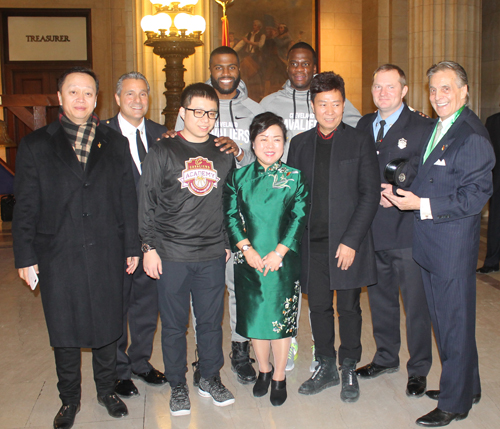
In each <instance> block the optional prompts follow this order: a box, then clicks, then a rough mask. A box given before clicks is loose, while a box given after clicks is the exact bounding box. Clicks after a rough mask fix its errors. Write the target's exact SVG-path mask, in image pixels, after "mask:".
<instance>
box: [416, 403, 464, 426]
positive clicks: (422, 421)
mask: <svg viewBox="0 0 500 429" xmlns="http://www.w3.org/2000/svg"><path fill="white" fill-rule="evenodd" d="M468 415H469V412H466V413H463V414H460V413H449V412H447V411H443V410H440V409H439V408H436V409H434V410H432V411H431V412H430V413H429V414H426V415H425V416H422V417H420V418H419V419H417V421H416V423H417V425H419V426H425V427H428V428H438V427H441V426H447V425H449V424H450V423H451V422H452V421H453V420H463V419H465V418H466V417H467V416H468Z"/></svg>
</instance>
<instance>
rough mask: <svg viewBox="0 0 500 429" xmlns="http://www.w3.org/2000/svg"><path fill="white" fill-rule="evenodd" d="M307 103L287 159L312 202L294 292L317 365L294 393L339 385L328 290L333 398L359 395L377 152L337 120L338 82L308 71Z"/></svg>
mask: <svg viewBox="0 0 500 429" xmlns="http://www.w3.org/2000/svg"><path fill="white" fill-rule="evenodd" d="M311 99H312V101H311V105H312V108H313V111H314V113H315V115H316V119H317V121H318V125H317V127H315V128H313V129H311V130H309V131H306V132H304V133H302V134H299V135H297V136H295V137H294V138H293V139H292V141H291V143H290V152H289V154H288V163H289V164H290V166H292V167H295V168H298V169H300V170H301V171H302V172H303V173H304V174H305V175H306V177H307V179H308V182H309V184H310V185H311V192H312V199H311V200H312V201H311V203H312V207H311V213H310V216H309V221H308V225H307V226H306V231H305V234H304V238H303V240H302V275H301V285H302V291H303V292H304V293H308V295H309V309H310V311H311V327H312V333H313V336H314V340H315V345H316V358H317V360H318V362H319V365H318V366H317V367H316V370H315V372H314V374H313V375H312V377H311V378H310V379H309V380H307V381H306V382H304V383H303V384H302V386H300V389H299V393H302V394H305V395H312V394H315V393H319V392H320V391H322V390H323V389H325V388H327V387H331V386H334V385H336V384H339V382H340V380H339V375H338V372H337V366H336V354H335V348H334V342H335V332H334V317H333V313H334V312H333V291H334V290H336V291H337V312H338V314H339V334H340V339H341V346H340V348H339V362H340V363H341V364H342V392H341V395H340V396H341V399H342V400H343V401H345V402H354V401H356V400H357V399H358V398H359V387H358V383H357V380H356V372H355V370H356V363H357V362H359V360H360V358H361V308H360V304H359V297H360V292H361V287H362V286H367V285H372V284H374V283H376V282H377V273H376V266H375V256H374V250H373V239H372V234H371V230H370V225H371V223H372V221H373V217H374V216H375V213H376V212H377V206H378V203H379V201H380V179H379V168H378V161H377V155H376V153H375V148H374V145H373V142H372V141H371V139H370V136H369V134H367V133H363V132H361V131H358V130H355V129H354V128H352V127H350V126H348V125H345V124H344V123H343V122H342V114H343V110H344V104H345V90H344V80H343V79H342V78H341V77H340V76H339V75H336V74H335V73H332V72H326V73H320V74H318V75H316V76H315V77H314V78H313V80H312V82H311Z"/></svg>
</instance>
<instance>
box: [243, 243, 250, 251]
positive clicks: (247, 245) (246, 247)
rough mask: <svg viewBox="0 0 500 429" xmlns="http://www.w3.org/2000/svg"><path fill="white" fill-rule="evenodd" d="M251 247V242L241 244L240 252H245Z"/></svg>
mask: <svg viewBox="0 0 500 429" xmlns="http://www.w3.org/2000/svg"><path fill="white" fill-rule="evenodd" d="M251 247H252V245H251V244H244V245H243V246H241V251H242V252H246V251H247V250H248V249H250V248H251Z"/></svg>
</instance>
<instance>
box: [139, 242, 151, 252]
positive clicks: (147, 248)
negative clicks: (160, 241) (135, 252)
mask: <svg viewBox="0 0 500 429" xmlns="http://www.w3.org/2000/svg"><path fill="white" fill-rule="evenodd" d="M153 249H154V247H153V246H150V245H149V244H146V243H144V244H143V245H142V247H141V250H142V253H148V252H149V251H151V250H153Z"/></svg>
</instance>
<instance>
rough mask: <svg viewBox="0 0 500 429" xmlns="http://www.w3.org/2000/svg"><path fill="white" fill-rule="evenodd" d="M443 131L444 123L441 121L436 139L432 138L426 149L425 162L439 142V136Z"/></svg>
mask: <svg viewBox="0 0 500 429" xmlns="http://www.w3.org/2000/svg"><path fill="white" fill-rule="evenodd" d="M441 131H443V123H442V122H441V121H439V122H438V124H437V127H436V134H435V135H434V140H432V142H429V144H428V145H427V149H426V150H425V154H424V162H425V161H427V158H428V157H429V155H430V154H431V153H432V151H433V150H434V148H435V147H436V145H437V144H438V141H439V137H440V136H441Z"/></svg>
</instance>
